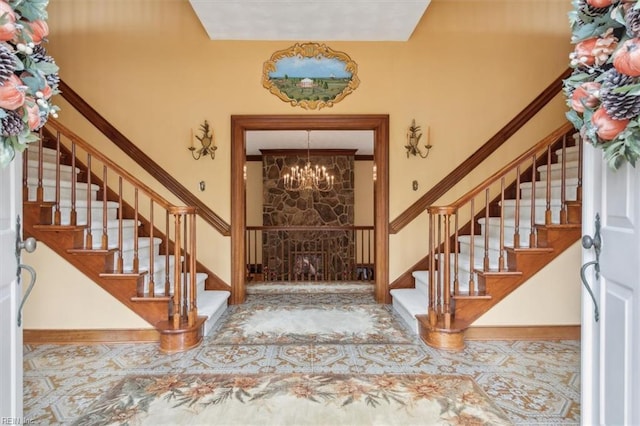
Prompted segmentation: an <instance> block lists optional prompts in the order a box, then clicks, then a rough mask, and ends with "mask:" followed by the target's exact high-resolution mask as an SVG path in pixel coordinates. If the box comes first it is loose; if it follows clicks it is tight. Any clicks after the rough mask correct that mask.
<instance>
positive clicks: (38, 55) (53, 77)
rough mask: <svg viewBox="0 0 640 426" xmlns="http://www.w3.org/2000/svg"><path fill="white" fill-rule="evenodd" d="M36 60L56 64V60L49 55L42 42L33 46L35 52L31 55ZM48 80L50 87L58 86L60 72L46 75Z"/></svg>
mask: <svg viewBox="0 0 640 426" xmlns="http://www.w3.org/2000/svg"><path fill="white" fill-rule="evenodd" d="M31 57H32V58H33V60H34V61H35V62H48V63H50V64H55V63H56V61H55V60H54V59H53V58H52V57H51V56H49V55H47V51H46V49H45V48H44V46H42V45H41V44H38V45H36V46H35V47H34V48H33V54H32V55H31ZM45 79H46V80H47V84H48V85H49V87H57V86H58V84H60V76H59V75H58V73H55V74H48V75H46V76H45Z"/></svg>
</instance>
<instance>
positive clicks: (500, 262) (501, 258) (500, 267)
mask: <svg viewBox="0 0 640 426" xmlns="http://www.w3.org/2000/svg"><path fill="white" fill-rule="evenodd" d="M498 270H499V271H504V270H505V266H504V176H503V177H502V179H500V255H499V256H498Z"/></svg>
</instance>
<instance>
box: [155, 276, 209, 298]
mask: <svg viewBox="0 0 640 426" xmlns="http://www.w3.org/2000/svg"><path fill="white" fill-rule="evenodd" d="M154 275H155V274H154ZM189 275H190V274H187V282H189ZM208 277H209V275H207V274H205V273H203V272H198V273H196V291H197V293H200V292H202V291H204V282H205V281H206V280H207V278H208ZM180 279H181V280H184V274H180ZM173 281H174V280H173V274H169V293H173V288H174V287H173V284H174V282H173ZM155 284H156V289H155V294H156V295H163V294H164V278H163V280H162V283H160V285H159V283H158V282H156V283H155ZM148 286H149V281H148V280H147V279H145V282H144V290H143V293H145V294H146V293H149V288H148Z"/></svg>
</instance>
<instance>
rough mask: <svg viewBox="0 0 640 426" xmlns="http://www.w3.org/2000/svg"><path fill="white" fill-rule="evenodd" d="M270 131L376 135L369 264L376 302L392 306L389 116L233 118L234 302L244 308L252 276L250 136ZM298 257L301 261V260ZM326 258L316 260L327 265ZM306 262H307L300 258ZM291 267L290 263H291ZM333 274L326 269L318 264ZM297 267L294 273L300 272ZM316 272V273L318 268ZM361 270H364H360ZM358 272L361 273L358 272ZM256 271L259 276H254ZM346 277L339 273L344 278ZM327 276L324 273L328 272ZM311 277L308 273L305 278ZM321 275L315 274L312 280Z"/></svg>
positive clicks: (232, 299) (232, 233) (291, 269)
mask: <svg viewBox="0 0 640 426" xmlns="http://www.w3.org/2000/svg"><path fill="white" fill-rule="evenodd" d="M262 130H264V131H269V130H310V131H326V130H336V131H340V130H366V131H371V132H372V134H373V161H372V165H373V178H374V179H373V194H374V195H373V217H374V219H373V222H374V223H373V229H372V231H371V236H372V239H373V241H374V244H372V245H371V246H372V253H371V259H372V261H369V262H368V263H373V264H375V274H374V279H373V281H374V288H375V298H376V301H377V302H378V303H389V301H390V300H389V294H388V289H387V286H388V281H389V278H388V275H389V266H388V250H389V241H388V234H389V232H388V228H389V203H388V199H389V175H388V157H389V116H388V115H323V116H302V115H243V116H232V117H231V139H232V151H231V182H232V183H231V185H232V186H231V214H232V218H231V256H232V276H231V285H232V295H231V300H230V302H231V303H236V304H237V303H242V302H244V300H245V297H246V282H247V277H248V276H250V274H248V273H247V271H248V269H249V256H248V250H249V246H248V244H247V241H246V238H245V237H246V231H247V217H246V207H247V181H246V173H247V160H246V147H247V132H249V131H262ZM298 257H300V256H298ZM326 257H328V256H327V255H326V254H325V255H324V257H319V255H316V257H315V258H314V259H313V260H316V261H320V262H324V261H325V258H326ZM300 260H301V261H302V263H304V262H303V261H304V259H303V258H302V257H300ZM288 263H291V262H288ZM319 266H322V267H323V268H325V271H327V272H328V271H329V266H328V265H324V264H323V265H319ZM295 267H296V263H295V262H294V263H293V264H291V265H290V273H295V272H296V269H295ZM314 268H316V267H315V266H314ZM361 269H362V268H361ZM354 270H357V269H354ZM254 272H257V271H254ZM342 273H343V272H341V274H342ZM325 274H326V273H325ZM307 275H309V274H307ZM319 276H320V275H319V274H318V273H317V271H316V273H315V274H313V277H314V279H315V278H318V277H319Z"/></svg>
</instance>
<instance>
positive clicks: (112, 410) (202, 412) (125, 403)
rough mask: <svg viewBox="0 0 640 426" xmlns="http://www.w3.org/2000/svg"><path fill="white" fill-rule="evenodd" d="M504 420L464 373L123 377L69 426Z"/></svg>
mask: <svg viewBox="0 0 640 426" xmlns="http://www.w3.org/2000/svg"><path fill="white" fill-rule="evenodd" d="M111 424H140V425H179V424H182V425H187V424H188V425H212V424H218V425H247V426H248V425H261V426H263V425H282V426H284V425H292V426H293V425H295V426H298V425H351V426H356V425H402V426H408V425H508V424H511V423H510V422H509V420H508V419H507V417H506V416H505V415H504V414H503V413H502V412H501V411H500V410H499V409H498V408H497V407H496V406H495V405H494V404H493V403H492V402H491V401H490V400H489V399H488V398H487V396H486V395H485V394H484V393H483V392H482V390H480V388H479V387H478V386H477V385H476V384H475V382H474V381H473V380H472V379H471V378H469V377H465V376H431V375H427V374H404V375H390V374H387V375H358V376H353V375H335V374H320V375H301V374H288V375H282V374H265V375H227V374H206V375H195V374H186V375H169V376H151V375H140V376H129V377H127V378H125V379H124V380H122V381H121V382H120V383H118V384H117V385H116V386H115V387H113V388H112V389H111V390H110V391H108V392H107V393H106V394H105V395H104V396H103V397H102V398H101V399H99V400H98V401H96V402H95V403H94V404H93V405H92V406H91V407H90V409H89V410H88V411H87V412H86V413H85V414H84V415H83V416H81V417H80V418H79V419H77V420H76V422H74V425H83V426H87V425H111Z"/></svg>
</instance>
